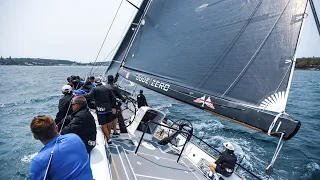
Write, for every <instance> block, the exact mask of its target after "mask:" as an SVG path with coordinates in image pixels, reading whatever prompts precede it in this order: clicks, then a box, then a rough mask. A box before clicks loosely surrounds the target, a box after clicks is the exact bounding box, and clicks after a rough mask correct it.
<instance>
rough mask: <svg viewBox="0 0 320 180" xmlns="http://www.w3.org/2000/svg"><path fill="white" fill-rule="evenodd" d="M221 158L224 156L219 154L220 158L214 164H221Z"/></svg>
mask: <svg viewBox="0 0 320 180" xmlns="http://www.w3.org/2000/svg"><path fill="white" fill-rule="evenodd" d="M223 157H224V155H223V152H222V153H221V154H220V156H219V158H218V159H217V160H216V162H215V163H216V164H217V165H218V164H222V163H223V161H224V160H223Z"/></svg>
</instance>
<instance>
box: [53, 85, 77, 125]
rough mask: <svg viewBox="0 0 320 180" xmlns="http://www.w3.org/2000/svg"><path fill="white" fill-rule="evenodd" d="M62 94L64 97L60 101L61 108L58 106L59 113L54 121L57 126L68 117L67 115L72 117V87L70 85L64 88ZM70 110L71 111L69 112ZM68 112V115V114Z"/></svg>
mask: <svg viewBox="0 0 320 180" xmlns="http://www.w3.org/2000/svg"><path fill="white" fill-rule="evenodd" d="M61 91H62V94H64V96H63V97H62V98H61V99H60V100H59V106H58V109H59V111H58V113H57V115H56V119H55V120H54V121H55V122H56V124H59V122H60V121H61V120H62V119H63V118H64V117H66V115H70V114H71V113H72V108H71V104H70V103H71V99H72V97H73V95H72V87H71V86H69V85H64V86H62V89H61ZM68 109H69V110H68ZM67 111H68V114H67Z"/></svg>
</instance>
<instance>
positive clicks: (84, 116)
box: [58, 96, 97, 153]
mask: <svg viewBox="0 0 320 180" xmlns="http://www.w3.org/2000/svg"><path fill="white" fill-rule="evenodd" d="M71 106H72V110H73V113H72V114H71V115H70V116H68V117H67V118H66V120H65V123H64V125H63V128H62V131H61V134H68V133H75V134H77V135H78V136H79V137H80V138H81V139H82V141H83V143H84V144H85V145H86V149H87V152H88V153H90V151H91V150H92V149H93V148H94V146H95V145H96V135H97V129H96V124H95V121H94V118H93V116H92V114H91V113H90V111H89V109H88V106H87V100H86V98H85V97H83V96H76V97H74V98H73V99H72V101H71ZM62 123H63V122H62ZM62 123H59V124H58V126H59V128H61V126H62Z"/></svg>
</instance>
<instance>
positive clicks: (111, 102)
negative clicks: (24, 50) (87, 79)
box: [84, 85, 116, 143]
mask: <svg viewBox="0 0 320 180" xmlns="http://www.w3.org/2000/svg"><path fill="white" fill-rule="evenodd" d="M84 97H85V98H87V99H94V100H95V105H96V111H97V116H98V121H99V125H101V129H102V131H103V133H104V135H105V136H106V138H107V140H108V143H111V140H110V131H109V130H108V124H109V123H110V122H111V120H112V119H111V116H112V114H115V113H116V109H115V108H116V99H115V98H114V96H113V95H112V92H111V90H110V89H109V88H108V87H106V86H104V85H102V86H98V87H95V88H93V89H92V90H91V91H90V93H89V94H86V95H84Z"/></svg>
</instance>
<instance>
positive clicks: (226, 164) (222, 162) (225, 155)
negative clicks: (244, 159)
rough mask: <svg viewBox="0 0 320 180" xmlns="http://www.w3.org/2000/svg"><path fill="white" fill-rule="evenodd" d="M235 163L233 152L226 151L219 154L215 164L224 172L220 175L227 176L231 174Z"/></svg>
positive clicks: (235, 158)
mask: <svg viewBox="0 0 320 180" xmlns="http://www.w3.org/2000/svg"><path fill="white" fill-rule="evenodd" d="M236 162H237V157H236V156H235V155H234V152H233V151H231V150H228V149H227V150H225V151H223V152H222V153H221V155H220V157H219V158H218V160H217V161H216V162H215V163H216V165H217V166H218V167H219V168H220V169H221V170H222V171H224V172H223V173H222V174H223V175H225V176H229V175H231V174H232V173H233V171H234V167H235V166H236Z"/></svg>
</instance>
